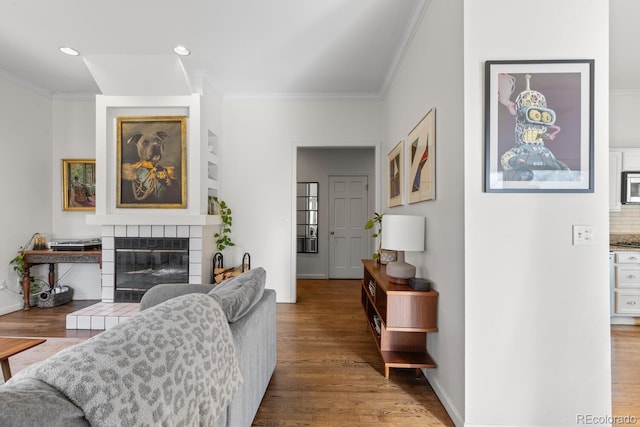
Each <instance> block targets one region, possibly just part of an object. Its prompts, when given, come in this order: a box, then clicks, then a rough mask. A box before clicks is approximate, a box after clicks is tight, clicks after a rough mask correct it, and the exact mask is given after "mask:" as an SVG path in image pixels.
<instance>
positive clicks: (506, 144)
mask: <svg viewBox="0 0 640 427" xmlns="http://www.w3.org/2000/svg"><path fill="white" fill-rule="evenodd" d="M593 69H594V61H593V60H549V61H544V60H535V61H487V62H486V63H485V112H484V113H485V179H484V181H485V183H484V186H485V191H486V192H518V193H523V192H565V193H592V192H593V181H594V179H593V84H594V78H593V71H594V70H593Z"/></svg>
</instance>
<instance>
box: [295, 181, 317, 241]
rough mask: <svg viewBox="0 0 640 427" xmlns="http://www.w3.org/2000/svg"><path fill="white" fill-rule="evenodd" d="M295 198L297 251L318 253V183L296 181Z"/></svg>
mask: <svg viewBox="0 0 640 427" xmlns="http://www.w3.org/2000/svg"><path fill="white" fill-rule="evenodd" d="M296 193H297V198H296V199H297V200H296V211H297V212H296V216H297V221H296V224H297V232H296V246H297V251H298V253H312V254H316V253H318V183H317V182H298V185H297V191H296Z"/></svg>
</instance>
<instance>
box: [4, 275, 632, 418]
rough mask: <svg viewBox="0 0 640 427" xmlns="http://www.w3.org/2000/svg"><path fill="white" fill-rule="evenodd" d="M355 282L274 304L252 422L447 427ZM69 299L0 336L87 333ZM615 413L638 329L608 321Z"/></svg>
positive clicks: (26, 316)
mask: <svg viewBox="0 0 640 427" xmlns="http://www.w3.org/2000/svg"><path fill="white" fill-rule="evenodd" d="M359 287H360V283H359V281H357V280H330V281H328V280H300V281H298V303H297V304H278V313H277V327H278V343H277V345H278V364H277V366H276V371H275V373H274V376H273V378H272V380H271V384H270V385H269V388H268V389H267V393H266V394H265V397H264V399H263V401H262V405H261V407H260V410H259V411H258V414H257V416H256V418H255V420H254V425H255V426H365V427H366V426H374V425H375V426H378V425H385V426H390V427H392V426H443V425H444V426H451V425H453V423H452V422H451V420H450V418H449V417H448V415H447V413H446V412H445V411H444V408H443V407H442V405H441V404H440V402H439V401H438V399H437V397H436V396H435V394H434V393H433V391H432V390H431V388H430V386H429V384H428V382H427V381H426V380H425V378H424V377H422V378H420V379H418V380H417V379H416V378H415V375H414V372H415V371H414V370H413V369H392V370H391V376H390V378H389V379H388V380H387V379H385V378H384V368H383V365H382V361H381V359H380V356H379V355H378V352H377V349H376V347H375V344H374V342H373V339H372V338H371V335H370V333H369V331H368V330H367V326H366V323H365V318H364V314H363V312H362V307H361V306H360V294H359V292H360V288H359ZM95 302H96V301H72V302H70V303H67V304H64V305H62V306H59V307H54V308H44V309H39V308H35V307H34V308H32V309H31V310H30V311H26V312H23V311H19V312H14V313H10V314H7V315H4V316H0V336H24V337H89V336H91V335H95V334H97V333H99V332H98V331H82V330H80V331H67V330H66V329H65V315H66V314H67V313H70V312H73V311H76V310H79V309H80V308H83V307H85V306H88V305H91V304H93V303H95ZM611 344H612V390H613V392H612V402H613V414H612V415H613V416H617V417H625V416H626V417H629V416H631V417H636V419H638V420H640V363H638V360H639V359H640V327H637V326H612V328H611Z"/></svg>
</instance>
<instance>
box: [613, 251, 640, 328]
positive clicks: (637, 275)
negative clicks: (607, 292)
mask: <svg viewBox="0 0 640 427" xmlns="http://www.w3.org/2000/svg"><path fill="white" fill-rule="evenodd" d="M614 262H615V264H614V283H613V312H612V313H611V314H612V323H623V324H636V323H640V251H617V252H615V254H614Z"/></svg>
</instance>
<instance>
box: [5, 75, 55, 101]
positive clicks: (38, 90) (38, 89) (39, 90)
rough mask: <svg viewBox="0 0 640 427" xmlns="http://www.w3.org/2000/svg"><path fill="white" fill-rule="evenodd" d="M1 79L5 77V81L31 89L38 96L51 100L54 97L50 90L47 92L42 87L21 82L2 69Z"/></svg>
mask: <svg viewBox="0 0 640 427" xmlns="http://www.w3.org/2000/svg"><path fill="white" fill-rule="evenodd" d="M0 77H4V78H5V79H7V80H9V81H11V82H13V83H16V84H18V85H20V86H22V87H23V88H25V89H29V90H31V91H33V92H35V93H37V94H38V95H42V96H46V97H47V98H51V96H52V93H51V92H49V91H48V90H46V89H44V88H42V87H40V86H36V85H34V84H31V83H28V82H26V81H24V80H21V79H19V78H17V77H15V76H14V75H12V74H9V73H8V72H7V71H5V70H3V69H1V68H0Z"/></svg>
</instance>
